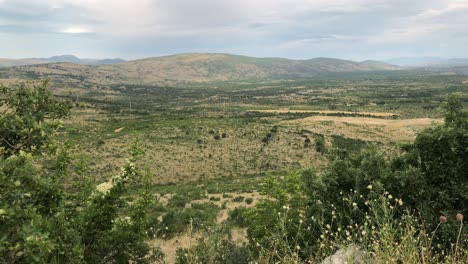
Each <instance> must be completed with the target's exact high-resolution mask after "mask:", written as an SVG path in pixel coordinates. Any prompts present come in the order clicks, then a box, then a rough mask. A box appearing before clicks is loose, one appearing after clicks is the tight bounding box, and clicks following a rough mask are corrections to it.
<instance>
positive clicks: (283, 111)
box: [247, 108, 399, 117]
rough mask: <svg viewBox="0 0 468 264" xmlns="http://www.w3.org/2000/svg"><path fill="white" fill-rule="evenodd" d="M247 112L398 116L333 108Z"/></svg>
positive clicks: (388, 113) (387, 113)
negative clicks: (335, 109)
mask: <svg viewBox="0 0 468 264" xmlns="http://www.w3.org/2000/svg"><path fill="white" fill-rule="evenodd" d="M247 112H260V113H275V114H285V113H292V114H296V113H312V114H314V113H315V114H321V115H332V114H343V115H359V116H376V117H394V116H399V115H398V114H396V113H390V112H352V111H334V110H296V109H286V108H283V109H268V110H248V111H247Z"/></svg>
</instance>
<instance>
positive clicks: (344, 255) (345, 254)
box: [321, 244, 372, 264]
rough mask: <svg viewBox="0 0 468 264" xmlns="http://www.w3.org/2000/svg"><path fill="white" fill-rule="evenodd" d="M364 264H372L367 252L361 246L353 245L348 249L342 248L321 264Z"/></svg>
mask: <svg viewBox="0 0 468 264" xmlns="http://www.w3.org/2000/svg"><path fill="white" fill-rule="evenodd" d="M344 263H348V264H352V263H356V264H361V263H362V264H364V263H372V261H371V260H370V259H369V257H368V254H367V252H366V251H365V250H364V249H363V248H362V247H361V246H359V245H356V244H353V245H350V246H349V247H347V248H342V249H340V250H338V251H336V252H335V254H333V255H332V256H329V257H327V258H326V259H324V260H323V261H322V263H321V264H344Z"/></svg>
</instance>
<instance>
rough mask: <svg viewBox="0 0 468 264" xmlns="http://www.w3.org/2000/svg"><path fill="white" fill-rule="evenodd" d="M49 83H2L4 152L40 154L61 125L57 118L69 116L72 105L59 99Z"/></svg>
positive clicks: (1, 150)
mask: <svg viewBox="0 0 468 264" xmlns="http://www.w3.org/2000/svg"><path fill="white" fill-rule="evenodd" d="M47 85H48V81H47V80H46V81H43V82H42V83H41V84H40V85H34V86H32V87H30V86H27V85H25V84H21V85H19V86H16V87H12V88H10V87H6V86H4V85H0V154H2V155H4V156H5V155H9V154H18V153H19V152H20V151H21V150H23V151H26V152H36V153H38V152H40V151H41V150H42V148H43V147H45V146H48V144H50V135H51V134H52V133H53V131H54V129H55V128H57V127H58V125H59V123H58V122H54V121H56V120H59V119H61V118H64V117H66V116H68V115H69V113H70V109H71V104H70V103H69V102H67V101H61V100H57V99H56V98H55V97H54V96H53V95H52V93H51V92H50V91H49V90H48V89H47Z"/></svg>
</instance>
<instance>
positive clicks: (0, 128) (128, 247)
mask: <svg viewBox="0 0 468 264" xmlns="http://www.w3.org/2000/svg"><path fill="white" fill-rule="evenodd" d="M1 90H2V98H1V102H2V104H1V106H2V111H3V112H2V116H1V117H0V133H1V140H2V143H1V145H0V146H1V148H2V152H1V155H0V262H1V263H97V262H102V263H129V262H132V263H150V262H154V261H156V260H158V259H159V258H160V257H161V253H160V252H159V251H158V250H156V249H155V248H151V247H150V246H149V245H148V244H147V243H146V241H147V240H148V239H149V236H148V233H147V231H148V229H149V226H150V221H151V219H149V214H148V211H149V209H148V208H149V206H150V205H151V204H152V203H153V202H154V198H153V196H152V195H151V193H150V192H149V191H148V188H149V186H150V185H149V181H148V179H147V177H145V176H146V174H144V173H143V172H142V171H140V170H138V168H137V166H136V162H137V160H138V157H139V155H140V154H141V151H140V148H138V147H134V148H132V155H131V158H130V159H128V162H127V165H125V166H124V167H122V169H121V173H120V174H119V175H117V176H115V177H113V178H112V179H111V180H110V181H109V182H108V183H106V184H105V187H106V188H97V187H102V186H97V187H94V186H93V187H92V188H88V187H87V186H85V185H86V184H87V183H81V182H78V183H76V184H77V185H80V184H81V186H77V188H74V190H70V189H67V188H65V186H64V184H63V182H64V178H65V177H67V176H69V175H70V174H71V173H70V172H69V171H68V170H70V166H69V164H70V162H71V157H70V156H69V155H68V153H67V151H63V149H59V150H61V151H58V152H57V153H58V154H54V153H50V154H51V155H49V159H48V160H44V158H43V157H41V155H34V154H41V153H42V151H44V147H45V146H48V145H50V144H53V139H52V138H51V137H50V134H51V133H53V131H54V128H56V127H57V124H58V123H57V122H55V123H53V122H51V120H52V121H58V120H59V119H60V118H62V117H66V116H68V114H69V112H70V105H69V104H68V103H67V102H64V101H59V100H57V99H55V97H54V96H53V95H52V94H51V92H50V91H49V90H47V82H43V83H42V85H41V86H34V87H26V86H25V85H22V86H19V87H16V88H13V89H11V88H7V87H5V86H2V87H1ZM50 157H54V158H55V160H50ZM44 163H47V164H44ZM80 173H82V172H80ZM90 189H91V190H90ZM130 190H132V191H133V192H132V194H130V192H129V191H130Z"/></svg>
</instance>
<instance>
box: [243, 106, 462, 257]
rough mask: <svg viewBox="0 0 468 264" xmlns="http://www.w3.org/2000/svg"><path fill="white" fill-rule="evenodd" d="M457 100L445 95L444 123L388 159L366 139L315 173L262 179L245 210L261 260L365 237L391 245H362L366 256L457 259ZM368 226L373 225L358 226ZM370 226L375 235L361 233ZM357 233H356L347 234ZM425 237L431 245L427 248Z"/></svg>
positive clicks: (319, 251) (319, 253)
mask: <svg viewBox="0 0 468 264" xmlns="http://www.w3.org/2000/svg"><path fill="white" fill-rule="evenodd" d="M460 105H461V104H460V103H459V101H458V100H457V99H456V98H453V97H451V98H450V99H449V102H448V104H447V107H446V109H447V111H446V122H445V124H443V125H439V126H434V127H431V128H428V129H426V130H424V131H422V132H420V133H419V134H418V136H417V139H416V141H415V143H414V144H410V145H406V146H405V147H404V154H403V155H402V156H401V157H399V158H397V159H395V160H389V159H388V158H387V157H386V156H385V154H384V153H383V152H381V151H379V150H378V149H377V148H376V147H375V146H372V145H369V146H366V147H365V148H363V149H362V150H361V151H357V152H348V153H347V152H340V151H337V152H334V153H331V159H332V160H331V163H330V165H329V167H328V169H327V170H325V172H324V173H323V174H321V175H317V173H315V172H314V171H312V170H305V171H302V172H301V173H299V174H294V173H293V174H290V175H289V176H287V177H285V178H284V179H283V180H281V179H274V178H269V179H267V180H266V181H265V184H264V187H265V190H264V192H263V194H264V195H265V196H266V198H265V199H264V200H262V201H260V202H259V203H258V204H257V205H256V206H255V207H254V208H253V209H252V210H251V211H250V212H249V213H248V216H249V218H248V221H249V227H248V235H249V239H250V241H251V244H252V245H256V247H257V254H259V257H260V258H262V259H264V260H266V261H267V262H270V261H288V262H294V261H300V260H301V259H304V258H312V259H314V260H316V261H320V260H321V259H323V257H325V256H326V254H330V253H332V252H333V250H336V249H337V247H338V244H339V243H340V242H344V243H345V244H346V243H359V244H363V243H364V242H365V241H364V240H366V239H367V240H369V239H373V240H374V242H376V243H389V244H388V247H390V245H393V247H394V249H395V251H394V252H393V253H392V252H390V251H388V250H383V249H382V248H381V247H380V246H379V247H378V248H375V247H372V246H371V245H370V244H367V245H368V250H370V251H373V254H380V256H383V255H386V257H385V258H384V260H385V261H390V262H401V261H405V258H404V257H402V256H405V254H406V255H408V256H411V257H412V258H413V260H415V262H418V261H422V260H421V258H427V261H428V262H433V261H441V260H443V259H447V258H449V259H451V260H453V259H456V258H457V257H460V253H454V245H457V247H459V248H460V244H465V243H466V239H461V240H460V236H461V234H463V233H464V232H465V229H466V228H464V225H463V222H462V221H463V220H462V221H460V220H459V219H458V220H457V219H456V218H455V217H454V216H455V215H456V214H457V213H460V215H461V217H459V218H463V217H462V216H463V214H466V208H467V204H466V203H467V201H468V197H467V194H468V190H467V180H468V175H467V172H468V167H467V166H468V156H467V150H468V140H467V135H468V133H467V131H468V125H467V124H468V120H467V114H466V113H464V112H463V111H462V110H461V106H460ZM391 194H395V195H398V196H397V197H393V196H391ZM395 207H399V208H401V210H394V208H395ZM440 215H446V216H451V217H445V216H444V221H443V222H444V224H443V225H441V223H442V220H439V216H440ZM415 216H416V217H415ZM410 219H411V220H410ZM441 219H442V218H441ZM465 219H466V218H465ZM382 221H383V222H382ZM398 222H401V223H403V225H402V226H397V225H396V223H398ZM369 226H374V228H376V229H377V230H380V231H375V230H374V231H372V230H368V229H363V228H368V227H369ZM457 226H458V227H459V228H457ZM345 228H348V230H347V233H344V234H345V235H343V234H339V235H335V237H334V238H333V239H332V240H331V241H332V242H333V243H331V244H328V245H325V244H324V243H322V242H321V241H323V239H324V237H327V236H328V237H329V236H330V234H332V233H335V234H336V233H337V232H338V233H340V232H341V231H343V230H345ZM435 230H437V232H436V231H435ZM369 231H371V234H374V232H381V234H382V236H380V237H373V236H371V235H370V236H369V235H365V234H370V233H369ZM430 232H433V233H430ZM350 234H351V236H349V235H350ZM356 234H360V235H357V236H355V237H353V235H356ZM385 234H387V235H388V236H387V237H384V236H383V235H385ZM408 234H410V235H408ZM420 235H423V237H420ZM405 239H412V240H411V241H416V242H415V243H413V244H411V243H409V242H411V241H409V242H408V241H403V240H405ZM428 241H430V242H428ZM402 242H405V243H406V242H408V244H406V245H407V246H408V247H410V248H412V250H413V251H415V252H420V253H421V252H422V253H421V254H419V253H414V254H412V255H411V254H410V252H408V251H405V252H403V249H401V248H400V249H401V250H400V249H398V248H397V247H395V245H397V244H398V245H402V244H403V243H402ZM392 243H393V244H392ZM395 243H396V244H395ZM432 243H433V245H435V246H434V247H432V248H428V244H432ZM410 244H411V245H410ZM324 247H327V249H328V250H325V248H324ZM330 249H331V250H330ZM463 252H464V254H465V255H463V254H462V255H463V256H464V258H465V259H466V250H465V251H463ZM398 254H401V255H400V256H398ZM429 255H431V257H428V256H429ZM447 256H449V257H447ZM425 260H426V259H425ZM385 261H384V262H385Z"/></svg>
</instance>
